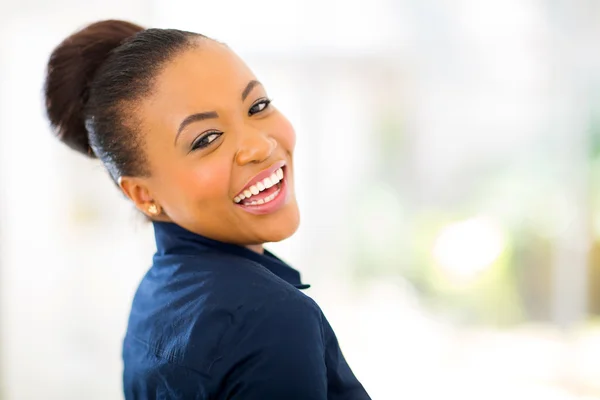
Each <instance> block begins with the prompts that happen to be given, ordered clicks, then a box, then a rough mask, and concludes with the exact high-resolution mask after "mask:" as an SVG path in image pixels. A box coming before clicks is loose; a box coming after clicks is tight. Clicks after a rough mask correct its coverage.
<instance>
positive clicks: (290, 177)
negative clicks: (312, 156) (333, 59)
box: [45, 20, 369, 400]
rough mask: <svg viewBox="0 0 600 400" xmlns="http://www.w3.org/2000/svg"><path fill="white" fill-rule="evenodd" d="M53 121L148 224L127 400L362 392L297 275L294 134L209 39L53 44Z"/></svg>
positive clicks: (138, 34)
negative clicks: (282, 253)
mask: <svg viewBox="0 0 600 400" xmlns="http://www.w3.org/2000/svg"><path fill="white" fill-rule="evenodd" d="M45 94H46V106H47V112H48V117H49V119H50V122H51V124H52V126H53V128H54V129H55V132H56V134H57V136H58V137H59V138H60V139H61V140H62V141H63V142H64V143H66V144H67V145H69V146H70V147H71V148H73V149H75V150H77V151H79V152H81V153H83V154H85V155H87V156H89V157H92V158H99V159H100V160H101V161H102V162H103V164H104V165H105V166H106V168H107V170H108V172H109V173H110V175H111V176H112V178H113V179H114V181H115V182H116V183H117V184H118V186H119V187H120V189H121V190H122V191H123V193H124V194H125V195H126V196H127V197H128V198H129V199H130V200H131V201H132V202H133V203H134V204H135V206H136V207H137V208H138V209H139V210H140V211H141V212H142V213H144V214H146V215H147V216H148V217H149V218H150V219H151V220H152V222H153V226H154V231H155V237H156V247H157V250H156V253H155V255H154V258H153V265H152V267H151V268H150V270H149V271H148V273H147V274H146V276H145V277H144V278H143V280H142V282H141V283H140V286H139V288H138V290H137V292H136V295H135V297H134V300H133V304H132V311H131V314H130V319H129V325H128V329H127V334H126V336H125V340H124V343H123V361H124V374H123V383H124V390H125V397H126V398H127V399H158V398H160V399H166V398H168V399H209V398H210V399H261V400H268V399H288V400H293V399H368V398H369V396H368V395H367V393H366V392H365V390H364V389H363V387H362V386H361V384H360V383H359V382H358V381H357V380H356V378H355V377H354V375H353V373H352V371H351V370H350V368H349V367H348V365H347V363H346V361H345V360H344V357H343V355H342V353H341V350H340V348H339V346H338V342H337V339H336V336H335V334H334V332H333V330H332V329H331V327H330V325H329V323H328V322H327V319H326V318H325V317H324V316H323V313H322V312H321V310H320V308H319V307H318V306H317V305H316V303H314V301H313V300H311V299H310V298H309V297H307V296H305V295H304V294H303V293H301V292H300V291H299V289H306V288H307V287H308V285H304V284H302V283H301V281H300V275H299V273H298V272H297V271H296V270H294V269H293V268H291V267H290V266H288V265H287V264H285V263H284V262H283V261H281V260H280V259H278V258H277V257H275V256H274V255H273V254H271V253H269V252H268V251H266V250H264V249H263V244H264V243H267V242H276V241H281V240H283V239H286V238H288V237H289V236H291V235H292V234H293V233H294V232H295V231H296V229H297V227H298V224H299V215H298V206H297V204H296V197H295V194H294V169H293V152H294V146H295V133H294V130H293V128H292V126H291V125H290V123H289V122H288V120H287V119H286V118H285V117H284V116H283V114H281V113H280V112H279V110H277V108H275V107H274V106H273V105H272V103H271V101H270V100H269V98H268V96H267V92H266V89H265V88H264V87H263V86H262V84H261V83H260V82H259V81H258V80H257V79H256V77H255V76H254V74H253V73H252V71H251V70H250V69H249V68H248V67H247V66H246V64H244V62H243V61H242V60H241V59H240V58H239V57H238V56H237V55H236V54H235V53H234V52H233V51H231V49H229V48H228V47H227V46H226V45H224V44H221V43H219V42H216V41H214V40H212V39H209V38H207V37H205V36H202V35H200V34H196V33H191V32H183V31H179V30H173V29H144V28H142V27H140V26H137V25H134V24H131V23H128V22H124V21H114V20H110V21H101V22H98V23H95V24H92V25H90V26H88V27H86V28H84V29H83V30H81V31H79V32H76V33H74V34H73V35H71V36H70V37H68V38H67V39H65V40H64V41H63V42H62V43H61V44H60V45H59V46H58V47H57V48H56V49H55V50H54V52H53V53H52V55H51V58H50V60H49V63H48V75H47V78H46V86H45Z"/></svg>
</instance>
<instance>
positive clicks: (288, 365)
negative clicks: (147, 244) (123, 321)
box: [123, 222, 369, 400]
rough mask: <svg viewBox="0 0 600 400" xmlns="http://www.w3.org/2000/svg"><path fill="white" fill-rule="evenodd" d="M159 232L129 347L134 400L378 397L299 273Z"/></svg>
mask: <svg viewBox="0 0 600 400" xmlns="http://www.w3.org/2000/svg"><path fill="white" fill-rule="evenodd" d="M154 230H155V236H156V246H157V251H156V254H155V255H154V260H153V261H154V262H153V266H152V267H151V268H150V270H149V271H148V273H147V274H146V276H145V277H144V278H143V280H142V282H141V283H140V286H139V288H138V290H137V293H136V295H135V297H134V300H133V305H132V309H131V315H130V318H129V326H128V329H127V335H126V336H125V340H124V343H123V361H124V365H125V368H124V373H123V384H124V390H125V397H126V399H128V400H133V399H144V400H145V399H186V400H187V399H198V400H200V399H203V400H204V399H211V400H213V399H214V400H218V399H239V400H259V399H260V400H271V399H272V400H278V399H282V400H296V399H298V400H300V399H301V400H311V399H314V400H325V399H330V400H332V399H352V400H354V399H356V400H362V399H369V396H368V395H367V393H366V392H365V390H364V388H363V387H362V385H361V384H360V383H359V382H358V380H357V379H356V378H355V376H354V374H353V373H352V371H351V370H350V367H349V366H348V364H347V363H346V360H345V359H344V356H343V355H342V352H341V351H340V347H339V345H338V342H337V339H336V337H335V334H334V332H333V330H332V329H331V326H330V325H329V323H328V322H327V319H326V318H325V316H324V315H323V313H322V312H321V309H320V308H319V306H318V305H317V304H316V303H315V302H314V301H313V300H312V299H311V298H309V297H308V296H306V295H304V294H303V293H302V292H300V291H299V290H298V289H305V288H307V287H308V285H303V284H302V283H301V281H300V274H299V273H298V272H297V271H296V270H294V269H293V268H291V267H290V266H288V265H287V264H285V263H284V262H282V261H281V260H279V259H278V258H276V257H275V256H274V255H273V254H271V253H269V252H268V251H265V253H264V254H258V253H255V252H253V251H251V250H249V249H247V248H245V247H241V246H236V245H231V244H226V243H221V242H217V241H214V240H210V239H207V238H205V237H202V236H199V235H197V234H195V233H192V232H189V231H187V230H186V229H184V228H182V227H180V226H178V225H176V224H172V223H165V222H156V223H154Z"/></svg>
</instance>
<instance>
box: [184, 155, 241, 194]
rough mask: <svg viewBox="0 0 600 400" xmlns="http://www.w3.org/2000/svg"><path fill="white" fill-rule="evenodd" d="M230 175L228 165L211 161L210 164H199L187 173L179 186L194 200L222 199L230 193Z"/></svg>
mask: <svg viewBox="0 0 600 400" xmlns="http://www.w3.org/2000/svg"><path fill="white" fill-rule="evenodd" d="M209 164H210V165H209ZM230 173H231V166H230V165H227V164H226V163H225V162H216V161H214V160H213V161H211V162H210V163H201V165H198V167H196V168H194V170H192V171H189V173H188V174H187V177H186V178H185V179H184V180H183V181H182V182H180V184H181V185H182V186H181V187H185V188H186V189H187V190H188V192H189V194H190V195H191V196H193V197H195V198H196V200H202V199H210V198H213V197H223V196H227V195H228V194H229V193H230V188H229V184H230ZM232 190H233V189H232Z"/></svg>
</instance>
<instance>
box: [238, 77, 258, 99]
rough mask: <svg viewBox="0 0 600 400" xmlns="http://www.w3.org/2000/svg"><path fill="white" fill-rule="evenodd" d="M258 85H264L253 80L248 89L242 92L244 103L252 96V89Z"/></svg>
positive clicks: (247, 86)
mask: <svg viewBox="0 0 600 400" xmlns="http://www.w3.org/2000/svg"><path fill="white" fill-rule="evenodd" d="M257 85H262V84H261V83H260V82H259V81H257V80H251V81H250V82H248V84H247V85H246V88H245V89H244V91H243V92H242V101H244V100H246V98H247V97H248V95H249V94H250V92H251V91H252V89H254V87H255V86H257Z"/></svg>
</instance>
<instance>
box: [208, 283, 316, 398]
mask: <svg viewBox="0 0 600 400" xmlns="http://www.w3.org/2000/svg"><path fill="white" fill-rule="evenodd" d="M228 339H229V340H226V343H227V344H228V348H223V353H224V354H227V355H228V356H226V357H224V358H222V359H221V360H219V361H218V362H216V363H215V365H214V368H215V371H214V372H216V375H217V376H218V377H219V378H220V379H219V380H218V382H219V383H218V387H217V388H216V397H217V398H218V399H232V400H264V399H287V400H296V399H298V400H326V399H327V369H326V366H325V358H324V357H325V356H324V352H325V344H324V336H323V325H322V313H321V310H320V309H319V308H318V306H317V305H316V304H315V303H314V302H313V301H312V300H311V299H310V298H308V297H306V296H304V295H297V296H295V295H289V294H288V295H287V296H286V297H284V298H279V299H274V300H271V301H270V302H269V303H268V304H265V305H263V306H261V307H257V308H253V309H250V310H246V311H245V312H243V313H241V314H240V316H239V318H237V321H236V324H235V328H234V329H233V331H232V334H231V336H230V338H228ZM211 375H213V374H212V373H211ZM213 376H214V375H213Z"/></svg>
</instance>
